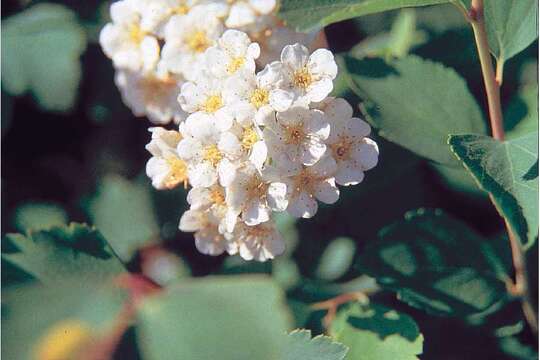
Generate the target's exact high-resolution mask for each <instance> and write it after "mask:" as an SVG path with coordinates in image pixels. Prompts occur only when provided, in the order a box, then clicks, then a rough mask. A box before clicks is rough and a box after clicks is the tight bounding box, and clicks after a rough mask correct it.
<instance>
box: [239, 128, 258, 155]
mask: <svg viewBox="0 0 540 360" xmlns="http://www.w3.org/2000/svg"><path fill="white" fill-rule="evenodd" d="M257 141H259V135H258V134H257V132H256V131H255V129H254V128H253V127H248V128H245V129H244V130H243V131H242V141H241V144H242V148H243V149H244V150H250V149H251V148H252V147H253V145H255V143H256V142H257Z"/></svg>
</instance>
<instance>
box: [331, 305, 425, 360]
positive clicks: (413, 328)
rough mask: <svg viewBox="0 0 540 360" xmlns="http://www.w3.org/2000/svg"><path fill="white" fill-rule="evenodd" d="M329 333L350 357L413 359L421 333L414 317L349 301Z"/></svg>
mask: <svg viewBox="0 0 540 360" xmlns="http://www.w3.org/2000/svg"><path fill="white" fill-rule="evenodd" d="M330 335H331V336H332V337H334V338H335V339H336V340H338V341H340V342H343V344H345V345H346V346H348V347H349V349H350V350H349V352H348V354H347V357H346V358H347V359H350V360H372V359H377V360H396V359H399V360H412V359H418V357H417V355H419V354H421V353H422V348H423V342H424V337H423V336H422V334H420V330H419V329H418V326H417V325H416V323H415V322H414V320H413V319H412V318H411V317H410V316H408V315H406V314H402V313H398V312H396V311H395V310H391V309H388V308H386V307H384V306H381V305H377V304H371V305H368V306H366V305H361V304H360V303H354V304H350V305H349V306H347V307H346V308H344V309H343V310H341V311H339V312H338V314H337V316H336V319H335V320H334V321H333V322H332V324H331V326H330Z"/></svg>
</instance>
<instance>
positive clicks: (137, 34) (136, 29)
mask: <svg viewBox="0 0 540 360" xmlns="http://www.w3.org/2000/svg"><path fill="white" fill-rule="evenodd" d="M128 33H129V38H130V40H131V41H132V42H133V43H135V44H137V45H139V44H140V43H141V42H142V41H143V39H144V37H145V36H146V32H145V31H143V30H142V29H141V27H140V26H139V25H138V24H131V25H130V26H129V29H128Z"/></svg>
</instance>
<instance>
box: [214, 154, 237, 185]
mask: <svg viewBox="0 0 540 360" xmlns="http://www.w3.org/2000/svg"><path fill="white" fill-rule="evenodd" d="M236 168H237V166H236V165H235V164H234V163H232V162H231V161H229V159H223V160H221V161H220V162H219V164H218V166H217V171H218V174H219V183H220V184H221V186H223V187H227V186H230V185H231V184H232V182H233V181H234V178H235V175H236Z"/></svg>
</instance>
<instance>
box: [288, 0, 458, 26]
mask: <svg viewBox="0 0 540 360" xmlns="http://www.w3.org/2000/svg"><path fill="white" fill-rule="evenodd" d="M446 2H448V0H282V1H281V6H280V9H279V16H280V17H281V18H282V19H283V20H285V21H286V22H287V25H288V26H292V27H294V28H296V29H297V30H299V31H310V30H316V29H319V28H322V27H323V26H326V25H329V24H332V23H335V22H338V21H342V20H346V19H351V18H354V17H357V16H362V15H369V14H375V13H379V12H383V11H388V10H394V9H399V8H404V7H412V6H425V5H434V4H443V3H446Z"/></svg>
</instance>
